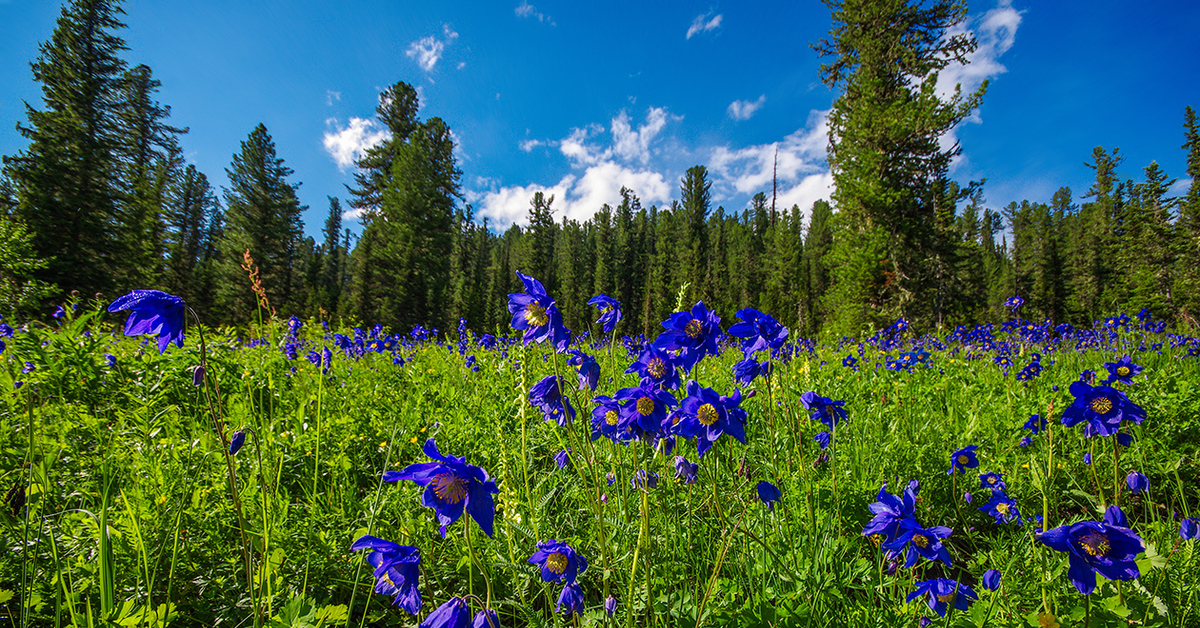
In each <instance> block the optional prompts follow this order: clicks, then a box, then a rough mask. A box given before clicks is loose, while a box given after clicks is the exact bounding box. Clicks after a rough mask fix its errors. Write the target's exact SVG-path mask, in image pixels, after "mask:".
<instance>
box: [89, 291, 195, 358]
mask: <svg viewBox="0 0 1200 628" xmlns="http://www.w3.org/2000/svg"><path fill="white" fill-rule="evenodd" d="M122 310H131V312H130V314H129V318H127V319H125V335H126V336H141V335H142V334H154V335H155V336H158V352H159V353H162V352H164V351H166V350H167V345H169V344H171V343H172V342H174V343H175V344H176V346H179V347H182V346H183V323H184V320H183V319H184V314H185V313H186V311H187V306H186V305H184V302H183V299H181V298H179V297H177V296H172V295H170V294H167V293H166V292H163V291H161V290H134V291H133V292H130V293H129V294H126V295H125V296H123V297H119V298H118V299H117V300H116V301H113V302H112V303H111V304H110V305H109V306H108V311H109V312H120V311H122Z"/></svg>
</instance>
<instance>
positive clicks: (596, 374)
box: [567, 349, 600, 390]
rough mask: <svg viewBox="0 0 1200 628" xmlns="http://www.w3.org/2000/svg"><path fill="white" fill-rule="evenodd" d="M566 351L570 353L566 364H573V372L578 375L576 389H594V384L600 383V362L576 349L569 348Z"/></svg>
mask: <svg viewBox="0 0 1200 628" xmlns="http://www.w3.org/2000/svg"><path fill="white" fill-rule="evenodd" d="M567 353H569V354H571V357H570V358H569V359H568V360H567V364H570V365H571V366H574V367H575V373H576V374H578V375H579V388H578V390H583V389H584V388H587V389H588V390H596V385H597V384H599V383H600V363H599V362H597V361H596V358H594V357H592V356H590V355H588V354H586V353H584V352H582V351H580V350H578V349H571V350H570V351H568V352H567Z"/></svg>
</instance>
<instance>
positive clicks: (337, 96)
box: [325, 89, 342, 107]
mask: <svg viewBox="0 0 1200 628" xmlns="http://www.w3.org/2000/svg"><path fill="white" fill-rule="evenodd" d="M335 102H342V93H341V92H335V91H333V90H332V89H327V90H325V104H326V105H328V106H330V107H332V106H333V103H335Z"/></svg>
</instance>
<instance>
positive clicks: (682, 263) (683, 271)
mask: <svg viewBox="0 0 1200 628" xmlns="http://www.w3.org/2000/svg"><path fill="white" fill-rule="evenodd" d="M711 203H712V182H711V181H709V180H708V169H707V168H705V167H704V166H692V167H691V168H688V169H687V172H686V173H685V174H684V176H683V179H682V181H681V182H680V185H679V209H678V211H677V212H676V211H673V212H672V213H677V214H678V215H677V216H676V218H677V219H678V227H679V241H678V243H677V246H678V247H679V248H678V249H677V251H678V253H677V256H678V264H679V267H680V270H679V275H678V280H677V281H678V282H679V284H680V285H679V286H676V287H677V288H679V287H682V284H683V283H689V284H691V287H690V290H689V294H690V296H691V298H690V299H689V300H691V301H698V300H703V299H705V298H707V297H708V286H707V285H705V279H706V274H707V267H708V233H707V229H706V226H707V221H708V210H709V206H710V204H711ZM673 306H674V303H672V304H671V305H668V306H667V307H668V308H670V307H673Z"/></svg>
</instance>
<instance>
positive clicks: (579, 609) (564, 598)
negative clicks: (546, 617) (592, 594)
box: [554, 582, 583, 615]
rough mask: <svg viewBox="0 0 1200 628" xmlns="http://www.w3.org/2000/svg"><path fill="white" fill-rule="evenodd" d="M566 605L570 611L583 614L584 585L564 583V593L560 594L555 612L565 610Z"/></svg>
mask: <svg viewBox="0 0 1200 628" xmlns="http://www.w3.org/2000/svg"><path fill="white" fill-rule="evenodd" d="M564 606H565V607H566V609H567V612H568V613H574V614H576V615H582V614H583V587H581V586H579V583H577V582H568V583H566V584H564V585H563V589H562V593H559V594H558V604H557V605H555V607H554V612H556V613H561V612H563V607H564Z"/></svg>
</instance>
